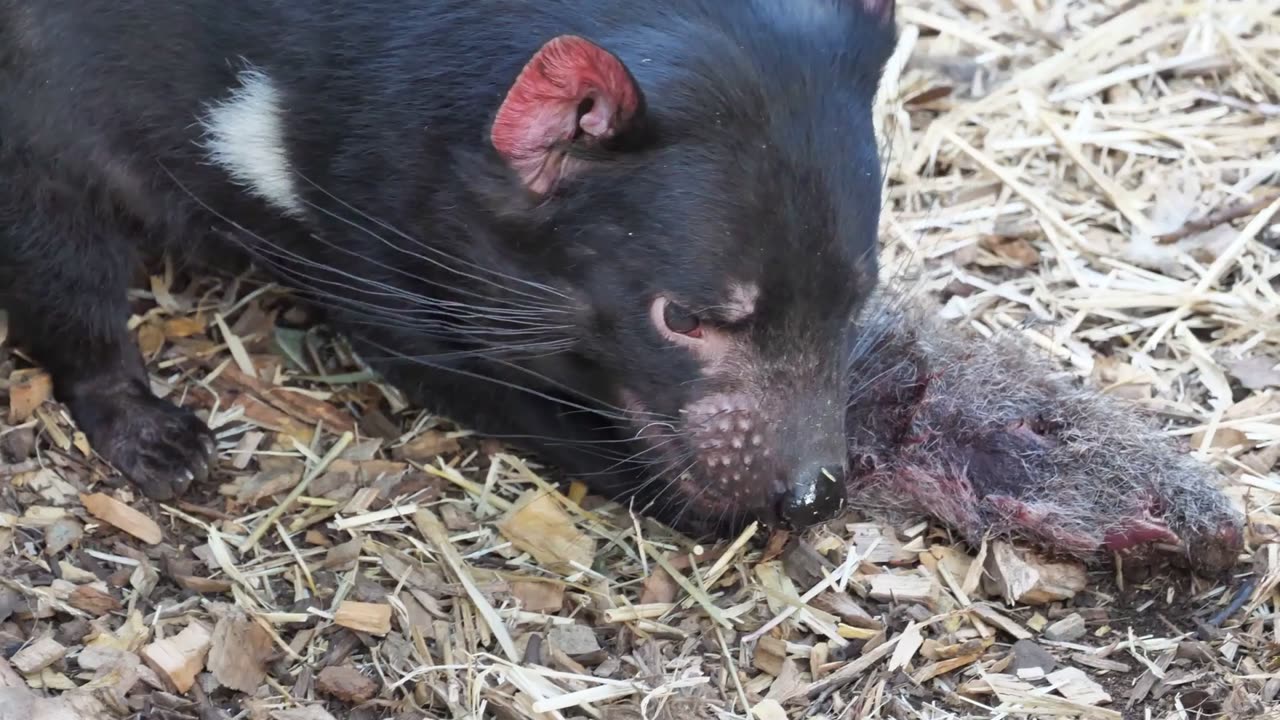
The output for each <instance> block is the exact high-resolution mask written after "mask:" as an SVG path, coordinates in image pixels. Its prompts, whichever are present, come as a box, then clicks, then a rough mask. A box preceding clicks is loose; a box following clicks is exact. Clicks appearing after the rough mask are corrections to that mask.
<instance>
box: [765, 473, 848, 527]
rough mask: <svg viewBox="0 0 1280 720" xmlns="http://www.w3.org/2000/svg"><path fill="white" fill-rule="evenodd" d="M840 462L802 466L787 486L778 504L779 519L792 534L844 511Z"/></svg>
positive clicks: (843, 490) (843, 488) (842, 477)
mask: <svg viewBox="0 0 1280 720" xmlns="http://www.w3.org/2000/svg"><path fill="white" fill-rule="evenodd" d="M846 471H847V468H846V466H845V463H844V462H843V461H838V460H833V461H829V462H816V463H808V464H804V465H802V466H801V467H800V469H799V470H798V471H797V472H796V473H795V474H794V476H793V477H792V478H791V479H790V482H788V483H787V489H786V491H785V492H784V493H783V495H782V497H781V498H780V499H779V501H778V519H779V520H780V521H781V522H782V524H783V525H785V526H786V527H787V528H788V529H791V530H803V529H804V528H807V527H810V526H812V525H817V524H818V523H822V522H826V521H827V520H831V519H834V518H835V517H837V516H838V515H839V514H840V512H841V511H842V510H843V509H844V505H845V500H846V495H845V473H846Z"/></svg>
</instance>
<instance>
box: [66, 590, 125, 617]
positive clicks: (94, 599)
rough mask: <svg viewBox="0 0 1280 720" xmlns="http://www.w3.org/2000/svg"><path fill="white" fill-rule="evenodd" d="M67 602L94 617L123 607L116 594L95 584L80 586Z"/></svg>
mask: <svg viewBox="0 0 1280 720" xmlns="http://www.w3.org/2000/svg"><path fill="white" fill-rule="evenodd" d="M67 604H69V605H70V606H71V607H73V608H76V609H77V610H83V611H85V612H86V613H88V614H90V615H92V616H94V617H98V616H101V615H106V614H107V613H110V612H116V611H117V610H120V609H121V607H122V605H121V604H120V601H119V600H117V599H115V597H114V596H112V595H111V594H110V593H108V592H106V591H104V590H102V589H99V588H96V587H94V586H93V585H80V586H78V587H77V588H76V589H75V590H73V591H72V592H71V595H70V597H68V598H67Z"/></svg>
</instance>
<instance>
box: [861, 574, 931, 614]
mask: <svg viewBox="0 0 1280 720" xmlns="http://www.w3.org/2000/svg"><path fill="white" fill-rule="evenodd" d="M870 584H871V590H870V594H871V597H872V598H874V599H876V600H879V601H881V602H897V603H920V604H922V605H925V606H927V607H929V608H933V607H934V606H935V605H936V604H937V599H938V592H939V591H940V588H939V587H938V584H937V583H936V582H934V581H933V578H931V577H927V576H924V575H917V574H911V575H906V574H904V575H899V574H894V573H883V574H880V575H872V576H871V580H870Z"/></svg>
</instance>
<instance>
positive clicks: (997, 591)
mask: <svg viewBox="0 0 1280 720" xmlns="http://www.w3.org/2000/svg"><path fill="white" fill-rule="evenodd" d="M987 573H988V576H989V578H990V581H991V582H993V583H994V584H995V588H994V592H992V594H993V595H1000V596H1002V597H1004V599H1005V600H1006V601H1007V602H1009V603H1021V604H1024V605H1047V604H1049V603H1051V602H1056V601H1060V600H1069V599H1071V598H1072V597H1074V596H1075V594H1076V593H1078V592H1080V591H1081V590H1083V589H1084V588H1085V585H1086V584H1087V583H1088V576H1087V575H1086V573H1085V568H1084V565H1083V564H1081V563H1079V562H1050V561H1048V560H1045V559H1044V558H1042V557H1041V556H1040V555H1038V554H1037V553H1034V552H1031V551H1029V550H1026V549H1023V548H1018V547H1015V546H1013V545H1010V544H1009V543H1005V542H995V543H992V545H991V554H990V555H988V556H987Z"/></svg>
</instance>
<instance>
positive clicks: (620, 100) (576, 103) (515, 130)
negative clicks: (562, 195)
mask: <svg viewBox="0 0 1280 720" xmlns="http://www.w3.org/2000/svg"><path fill="white" fill-rule="evenodd" d="M639 107H640V89H639V88H637V87H636V85H635V81H634V80H632V78H631V74H630V73H628V72H627V69H626V67H624V66H623V64H622V61H620V60H618V58H616V57H614V56H613V55H612V54H610V53H609V52H607V51H605V50H604V49H602V48H600V47H599V46H597V45H595V44H593V43H591V42H590V41H587V40H584V39H582V38H580V37H575V36H572V35H561V36H560V37H557V38H554V39H553V40H551V41H550V42H548V43H547V44H546V45H543V46H542V48H541V49H539V50H538V52H537V53H536V54H534V56H533V58H532V59H531V60H530V61H529V63H528V64H527V65H525V67H524V70H522V71H521V72H520V76H519V77H518V78H516V81H515V84H514V85H512V86H511V89H510V90H509V91H508V92H507V97H506V100H504V101H503V103H502V107H501V108H499V109H498V115H497V117H496V118H495V119H494V121H493V129H492V131H491V132H490V138H491V140H492V142H493V146H494V148H496V149H497V151H498V152H499V153H500V154H501V155H502V156H503V157H504V158H506V160H507V162H508V163H510V164H511V167H512V168H514V169H515V171H516V172H517V173H519V175H520V177H521V179H522V180H523V181H524V183H525V185H526V186H528V187H529V189H530V190H532V191H533V192H535V193H539V194H543V193H546V192H548V191H549V190H551V188H552V187H554V186H555V184H556V182H557V181H558V180H559V179H560V178H561V177H563V176H564V175H565V173H566V171H567V169H566V168H565V167H564V165H565V156H566V149H567V148H566V146H567V145H568V143H569V142H571V141H575V140H576V141H584V140H589V141H599V140H602V139H605V138H610V137H613V136H615V135H617V134H618V133H619V132H621V131H622V130H625V129H626V126H627V124H628V123H629V122H631V121H632V120H633V119H634V118H635V115H636V113H637V112H638V111H639ZM583 109H585V110H586V112H585V113H584V112H582V110H583Z"/></svg>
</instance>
